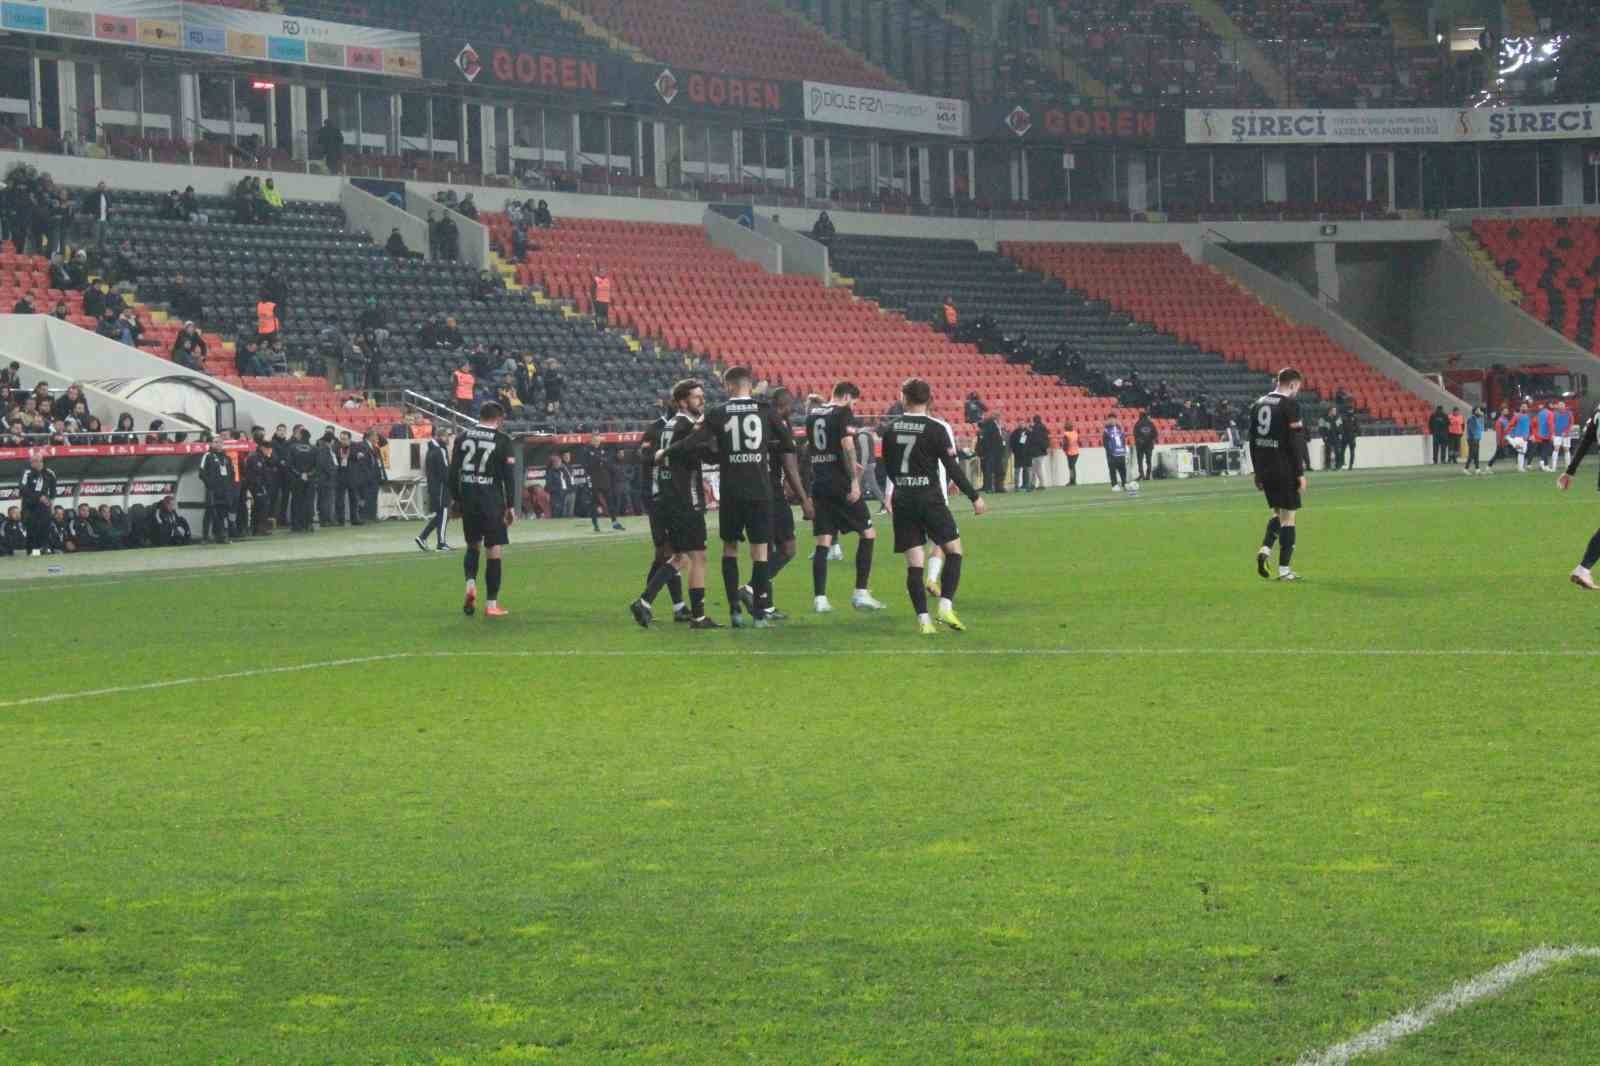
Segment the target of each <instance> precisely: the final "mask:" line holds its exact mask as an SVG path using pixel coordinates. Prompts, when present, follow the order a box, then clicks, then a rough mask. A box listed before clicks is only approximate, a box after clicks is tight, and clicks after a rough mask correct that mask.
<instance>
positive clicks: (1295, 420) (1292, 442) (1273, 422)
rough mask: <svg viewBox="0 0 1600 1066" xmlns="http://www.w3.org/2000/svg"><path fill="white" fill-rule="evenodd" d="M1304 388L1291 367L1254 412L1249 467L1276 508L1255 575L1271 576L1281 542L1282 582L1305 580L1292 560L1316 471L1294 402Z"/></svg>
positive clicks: (1273, 508) (1252, 415)
mask: <svg viewBox="0 0 1600 1066" xmlns="http://www.w3.org/2000/svg"><path fill="white" fill-rule="evenodd" d="M1303 383H1304V379H1303V378H1302V377H1301V374H1300V371H1298V370H1296V369H1294V368H1293V367H1286V368H1284V369H1283V370H1280V371H1279V372H1278V382H1277V387H1276V388H1274V389H1273V390H1272V391H1271V392H1269V393H1267V394H1266V395H1265V396H1263V397H1261V399H1259V400H1257V401H1256V402H1255V403H1254V404H1253V405H1251V407H1250V441H1249V443H1250V464H1251V466H1253V467H1254V468H1255V472H1256V474H1255V477H1256V488H1258V489H1260V490H1261V491H1262V492H1263V493H1265V494H1266V497H1267V506H1268V507H1270V508H1272V518H1271V519H1270V520H1269V521H1268V522H1267V535H1266V538H1265V539H1264V540H1263V541H1262V542H1261V548H1260V550H1259V551H1257V552H1256V573H1258V574H1260V575H1261V576H1262V577H1270V576H1271V575H1270V574H1269V573H1268V572H1267V560H1268V559H1269V558H1270V557H1271V555H1272V545H1273V542H1274V541H1276V542H1277V544H1278V580H1279V581H1299V580H1300V576H1299V575H1298V574H1296V573H1295V572H1294V570H1293V569H1291V568H1290V565H1289V561H1290V560H1291V559H1293V558H1294V546H1295V536H1296V529H1295V512H1297V511H1299V510H1300V494H1301V493H1302V492H1304V491H1305V488H1306V470H1307V469H1308V468H1309V467H1310V466H1311V455H1310V452H1309V450H1308V447H1307V444H1306V427H1305V423H1304V422H1303V421H1302V419H1301V417H1300V402H1299V401H1298V400H1297V399H1296V398H1295V397H1297V396H1298V395H1299V394H1300V387H1301V385H1302V384H1303Z"/></svg>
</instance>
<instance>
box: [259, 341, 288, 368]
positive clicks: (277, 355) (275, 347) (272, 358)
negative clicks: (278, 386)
mask: <svg viewBox="0 0 1600 1066" xmlns="http://www.w3.org/2000/svg"><path fill="white" fill-rule="evenodd" d="M261 363H262V365H263V366H264V367H265V368H266V371H267V374H268V375H269V376H271V377H275V378H286V377H288V376H289V351H288V349H287V348H285V347H284V346H283V336H282V334H279V335H278V336H275V337H273V338H272V340H271V341H269V342H268V343H267V346H266V348H265V349H263V350H262V352H261Z"/></svg>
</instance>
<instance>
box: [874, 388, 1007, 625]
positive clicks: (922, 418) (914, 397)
mask: <svg viewBox="0 0 1600 1066" xmlns="http://www.w3.org/2000/svg"><path fill="white" fill-rule="evenodd" d="M932 396H933V390H932V389H931V388H930V387H929V385H928V383H927V382H926V381H923V380H922V379H921V378H912V379H911V380H910V381H907V382H906V383H905V384H904V385H902V386H900V398H901V400H902V401H904V403H905V413H904V414H901V415H897V416H895V417H894V418H892V419H890V420H889V421H888V422H886V423H884V427H883V465H884V468H885V469H886V470H887V471H888V473H889V498H888V501H887V502H888V504H889V508H890V510H891V511H892V512H893V513H894V550H895V553H896V554H898V555H904V556H905V557H906V592H907V593H909V594H910V596H911V608H912V610H914V611H916V613H917V627H918V630H919V632H921V633H922V635H923V636H932V635H933V634H935V633H937V632H938V629H937V628H935V626H934V624H933V619H932V618H930V617H928V590H927V588H926V587H925V586H924V585H923V583H922V574H923V546H924V545H925V544H927V543H928V541H930V540H931V541H933V543H934V544H936V545H938V546H939V547H940V549H941V550H943V552H944V572H943V573H942V574H940V575H939V580H940V585H939V612H938V619H939V621H940V622H942V623H943V624H945V625H947V626H949V627H950V628H951V629H953V630H956V631H957V632H961V631H963V630H965V629H966V626H964V625H962V623H961V619H960V618H959V617H958V616H957V615H956V607H955V599H956V588H957V586H959V585H960V584H961V530H960V529H958V528H956V520H955V516H954V515H952V514H951V513H950V505H949V504H948V503H946V502H945V497H944V485H945V476H946V472H948V474H949V478H950V480H951V481H954V482H955V483H956V488H958V489H960V490H961V494H962V495H964V496H965V497H966V498H967V499H969V500H971V501H972V513H973V514H976V515H981V514H983V513H984V511H985V510H987V507H986V505H985V504H984V502H983V497H982V496H980V495H978V490H977V489H975V488H973V487H972V482H970V481H968V480H967V475H966V474H964V473H962V472H961V464H960V463H959V462H957V461H956V438H955V434H954V433H953V432H952V431H951V429H950V426H949V423H946V422H941V421H940V420H939V419H937V418H934V417H933V416H932V415H930V414H928V403H929V401H930V400H931V399H932Z"/></svg>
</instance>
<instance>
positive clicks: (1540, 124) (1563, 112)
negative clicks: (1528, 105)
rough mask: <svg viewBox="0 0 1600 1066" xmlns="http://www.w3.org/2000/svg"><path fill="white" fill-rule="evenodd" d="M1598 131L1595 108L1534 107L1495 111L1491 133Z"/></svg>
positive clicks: (1500, 136) (1500, 135)
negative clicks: (1595, 123)
mask: <svg viewBox="0 0 1600 1066" xmlns="http://www.w3.org/2000/svg"><path fill="white" fill-rule="evenodd" d="M1592 132H1594V110H1593V109H1592V108H1588V107H1549V108H1532V109H1528V110H1520V111H1516V110H1514V111H1491V112H1490V113H1489V136H1490V137H1491V138H1493V139H1494V140H1497V141H1498V140H1503V139H1505V138H1506V137H1522V136H1528V135H1532V136H1533V137H1540V136H1543V135H1546V134H1571V133H1585V134H1586V133H1592Z"/></svg>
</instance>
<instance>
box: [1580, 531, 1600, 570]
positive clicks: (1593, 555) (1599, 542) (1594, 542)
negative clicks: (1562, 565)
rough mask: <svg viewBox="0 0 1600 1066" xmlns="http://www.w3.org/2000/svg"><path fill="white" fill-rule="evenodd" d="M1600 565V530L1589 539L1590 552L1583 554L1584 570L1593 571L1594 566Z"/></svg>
mask: <svg viewBox="0 0 1600 1066" xmlns="http://www.w3.org/2000/svg"><path fill="white" fill-rule="evenodd" d="M1595 563H1600V530H1596V531H1595V534H1594V536H1592V537H1590V538H1589V550H1588V551H1586V552H1584V553H1583V568H1584V569H1585V570H1593V569H1594V564H1595Z"/></svg>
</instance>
